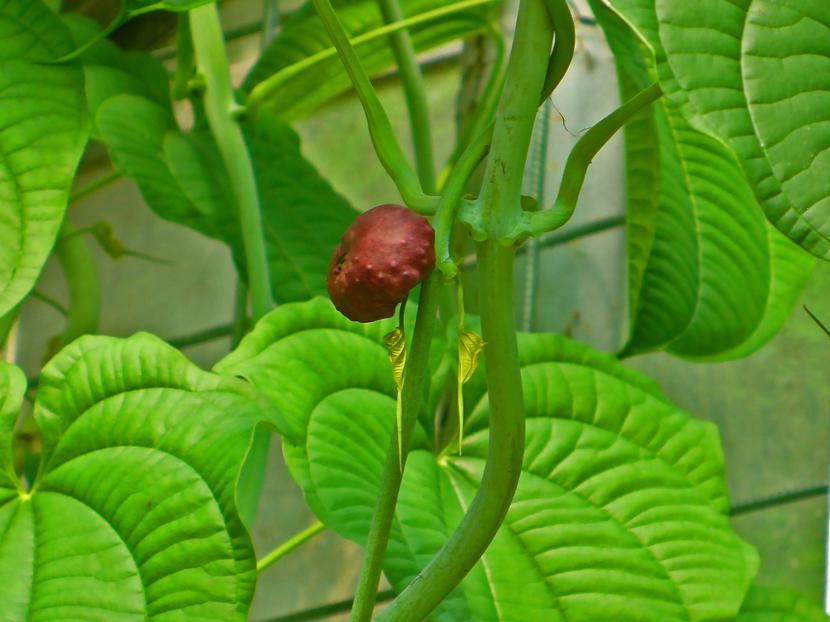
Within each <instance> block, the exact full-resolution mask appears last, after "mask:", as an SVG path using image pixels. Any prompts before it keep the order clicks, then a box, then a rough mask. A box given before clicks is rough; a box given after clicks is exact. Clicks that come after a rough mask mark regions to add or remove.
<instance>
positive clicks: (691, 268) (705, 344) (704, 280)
mask: <svg viewBox="0 0 830 622" xmlns="http://www.w3.org/2000/svg"><path fill="white" fill-rule="evenodd" d="M591 4H592V7H593V8H594V13H595V15H596V16H597V18H598V20H599V21H600V23H601V25H602V27H603V29H604V31H605V33H606V37H607V38H608V41H609V44H610V45H611V47H612V49H613V50H614V54H615V57H616V60H617V66H618V75H619V77H620V85H621V90H622V92H623V96H624V97H629V96H631V95H633V94H634V93H636V92H637V91H638V90H639V89H641V88H643V87H645V86H646V85H648V84H650V83H651V82H653V81H654V79H656V78H657V77H658V76H659V77H660V79H661V83H662V84H663V85H664V89H666V90H667V92H668V93H670V94H672V93H674V94H675V95H677V91H676V82H674V81H673V79H672V76H671V70H670V68H669V66H668V64H667V63H666V62H665V54H664V53H663V51H662V49H660V48H654V49H652V48H649V47H648V46H647V45H646V44H645V43H644V42H642V41H640V40H639V39H638V38H637V35H636V34H635V33H634V32H633V31H632V30H631V29H630V27H629V25H628V24H627V23H626V22H624V21H623V19H622V18H621V17H620V16H619V15H617V13H615V12H614V10H612V9H611V8H609V7H608V6H607V5H605V4H603V3H602V2H600V1H599V0H592V2H591ZM614 6H615V7H617V9H618V10H619V11H620V12H621V13H624V14H625V15H626V17H627V18H628V19H629V20H630V22H632V23H633V24H634V25H635V26H636V27H637V29H638V31H639V32H641V33H646V34H645V36H646V37H647V38H648V39H649V41H651V39H650V37H648V33H652V32H653V31H655V30H656V28H657V23H656V18H655V17H654V11H653V8H654V0H615V1H614ZM649 7H650V9H651V12H649ZM672 85H674V87H675V90H674V91H673V90H672ZM626 150H627V179H628V215H627V218H628V234H629V235H628V244H629V259H628V262H629V274H630V278H629V303H630V313H631V334H630V337H629V341H628V343H627V345H626V347H625V349H624V351H623V353H624V354H625V355H630V354H637V353H641V352H646V351H650V350H655V349H667V350H669V351H670V352H672V353H674V354H677V355H680V356H684V357H688V358H694V359H698V360H700V359H710V360H711V359H717V360H720V359H728V358H737V357H740V356H745V355H747V354H749V353H751V352H753V351H754V350H756V349H757V348H759V347H760V346H762V345H763V344H764V343H766V341H768V340H769V339H770V338H771V337H772V336H773V335H774V334H775V333H776V332H777V331H778V330H779V328H780V327H781V326H782V325H783V323H784V321H785V320H786V319H787V317H788V316H789V312H790V310H791V309H792V306H793V304H794V303H795V300H796V298H797V297H798V294H799V293H800V291H801V288H802V287H803V285H804V283H805V282H806V280H807V278H808V277H809V275H810V273H811V269H812V265H813V262H812V261H811V260H810V258H809V256H807V255H806V254H805V253H803V252H802V251H800V250H799V249H798V248H797V247H796V246H795V245H794V244H792V243H790V242H789V241H788V240H787V239H786V238H785V237H784V236H783V235H781V234H779V233H778V232H777V231H776V230H775V229H774V228H773V227H772V226H771V225H769V224H768V223H767V221H766V219H765V217H764V214H763V211H762V210H761V208H760V207H759V205H758V203H757V200H756V199H755V197H754V195H753V193H752V190H751V189H750V186H749V184H748V182H747V181H746V179H745V177H744V174H743V172H742V170H741V167H740V166H739V163H738V161H737V160H736V158H735V156H734V154H733V153H732V152H731V151H730V150H729V148H728V147H726V146H725V145H724V144H723V143H721V142H720V141H718V140H717V139H715V138H712V137H710V136H708V135H706V134H704V133H702V132H700V131H698V130H697V129H695V128H693V127H692V126H691V125H690V124H689V122H688V121H686V119H685V118H684V117H683V115H682V114H681V111H680V108H679V107H678V106H677V105H676V104H675V101H674V98H672V97H667V98H664V99H662V100H661V101H660V102H658V103H657V104H655V105H654V106H652V107H651V108H650V109H649V110H648V111H645V112H644V113H643V114H641V115H640V116H639V117H638V119H637V120H636V121H635V122H634V123H632V124H630V125H629V126H628V128H627V129H626Z"/></svg>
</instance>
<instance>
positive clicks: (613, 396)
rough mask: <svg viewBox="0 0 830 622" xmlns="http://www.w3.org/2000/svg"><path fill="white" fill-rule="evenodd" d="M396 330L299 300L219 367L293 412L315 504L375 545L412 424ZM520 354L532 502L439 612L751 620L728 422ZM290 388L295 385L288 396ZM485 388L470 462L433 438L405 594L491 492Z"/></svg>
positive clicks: (571, 358) (609, 368) (561, 344)
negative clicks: (400, 431) (396, 358)
mask: <svg viewBox="0 0 830 622" xmlns="http://www.w3.org/2000/svg"><path fill="white" fill-rule="evenodd" d="M383 330H385V327H384V326H383V325H381V326H379V327H375V326H374V325H370V326H368V327H366V326H362V325H358V324H351V323H349V322H346V321H345V320H343V318H342V317H340V316H339V314H338V313H337V312H336V311H334V309H333V308H332V307H331V305H330V304H329V303H328V302H327V301H312V302H310V303H305V304H297V305H286V306H284V307H281V308H280V309H278V310H277V311H275V312H273V313H272V314H270V315H269V316H267V317H266V318H265V319H263V320H262V321H261V322H260V323H259V324H258V325H257V327H256V328H255V329H254V331H253V332H252V333H251V334H250V335H249V336H248V337H247V338H246V339H245V340H243V342H242V344H241V345H240V347H239V349H238V350H237V351H236V352H235V353H233V354H232V355H230V356H229V357H228V358H227V359H226V360H225V361H223V362H222V363H220V365H219V366H218V369H220V370H221V371H222V373H225V374H239V375H242V376H245V377H247V378H248V379H249V380H251V382H252V383H253V384H254V385H255V386H257V387H259V388H260V389H261V390H262V391H263V392H265V393H266V394H267V397H268V399H270V400H271V401H272V402H273V403H274V404H275V405H276V406H277V407H278V408H279V410H280V411H281V412H282V413H283V414H284V416H285V419H286V421H285V424H286V430H287V431H288V432H289V433H288V435H287V441H286V443H285V452H286V456H287V458H288V464H289V466H290V468H291V471H292V473H293V475H294V477H295V478H296V480H297V481H298V483H299V484H300V485H301V486H302V488H303V490H304V492H305V494H306V496H307V499H308V500H309V502H310V505H311V506H312V508H313V509H314V511H315V512H316V513H317V514H318V515H319V516H320V518H321V519H322V520H323V521H325V522H326V524H327V525H328V526H330V527H331V528H332V529H334V530H336V531H337V532H339V533H340V534H342V535H344V536H345V537H347V538H350V539H353V540H356V541H357V542H361V543H362V542H365V539H366V534H367V532H368V525H369V521H370V518H371V514H372V511H373V508H374V505H375V495H376V493H377V488H378V482H379V479H380V474H381V470H382V468H383V464H384V458H385V455H386V450H387V448H388V446H389V442H390V434H391V430H392V424H393V421H394V417H395V414H394V413H395V402H394V398H393V396H394V386H393V383H392V378H391V372H390V369H389V363H388V361H387V360H386V354H385V351H384V348H383V345H382V342H381V339H380V338H381V334H382V332H383ZM436 345H437V344H436ZM485 356H486V350H485ZM520 358H521V365H522V382H523V388H524V395H525V404H526V416H527V440H526V455H525V459H524V466H523V472H522V476H521V479H520V482H519V487H518V491H517V493H516V497H515V500H514V502H513V504H512V506H511V508H510V511H509V512H508V514H507V518H506V520H505V523H504V525H503V526H502V528H501V529H500V531H499V533H498V534H497V536H496V538H495V540H494V541H493V543H492V544H491V546H490V548H489V549H488V550H487V553H486V554H485V556H484V557H483V559H482V561H481V562H479V563H478V564H477V565H476V566H475V568H474V569H473V570H472V572H471V573H470V575H469V576H468V577H467V578H466V579H465V580H464V582H463V583H462V584H461V585H460V586H459V587H458V588H457V589H456V590H455V591H454V592H453V593H452V594H451V596H450V597H449V598H448V599H447V600H446V601H445V602H444V603H443V604H442V605H441V607H440V608H439V610H438V611H437V612H436V613H435V614H434V615H433V616H432V619H435V620H439V621H456V620H457V621H465V622H467V621H469V620H476V621H477V622H487V621H489V620H501V621H515V622H527V621H528V620H550V621H551V622H556V621H562V622H565V621H567V622H578V621H582V620H585V621H586V622H587V621H591V622H595V621H596V620H614V621H615V622H627V621H631V622H635V621H636V622H649V621H654V622H657V621H659V622H669V621H674V620H677V621H680V620H685V621H689V620H695V621H698V620H701V621H702V620H712V621H714V620H731V619H734V617H735V615H736V614H737V612H738V608H739V606H740V603H741V601H742V599H743V596H744V592H745V590H746V589H747V587H748V585H749V581H750V580H751V578H752V576H753V574H754V572H755V566H756V559H755V554H754V552H752V551H751V550H750V548H749V547H748V546H747V545H745V544H744V543H743V542H741V540H740V539H739V538H738V537H737V536H736V535H735V534H734V533H733V532H732V531H731V529H730V526H729V521H728V518H727V517H726V511H727V508H728V503H727V499H726V492H725V488H724V482H723V472H722V470H723V464H722V456H721V452H720V447H719V443H718V436H717V431H716V430H715V428H714V427H713V426H712V425H711V424H708V423H704V422H701V421H697V420H695V419H692V418H690V417H689V416H687V415H686V414H684V413H682V412H681V411H679V410H678V409H677V408H675V407H674V406H672V405H671V404H669V403H667V402H666V401H665V399H664V398H663V397H662V396H661V394H660V392H659V389H657V387H656V386H655V385H654V384H653V383H652V382H650V381H649V380H647V379H645V378H643V377H642V376H640V375H638V374H636V373H635V372H633V371H631V370H629V369H626V368H624V367H622V366H621V365H620V364H619V363H617V362H616V361H615V360H614V359H612V358H610V357H607V356H605V355H602V354H600V353H597V352H595V351H592V350H590V349H589V348H587V347H586V346H583V345H580V344H577V343H574V342H570V341H568V340H566V339H564V338H561V337H557V336H553V335H534V336H529V335H523V336H521V339H520ZM287 379H290V386H291V389H290V390H278V389H277V388H276V387H286V386H289V384H286V380H287ZM484 389H485V386H484V380H483V377H482V373H481V372H479V373H477V375H476V376H475V377H474V378H473V379H472V380H471V381H470V383H468V385H466V386H465V404H466V405H467V408H468V410H467V412H466V418H467V427H466V430H467V432H466V438H465V441H464V446H463V455H461V456H459V455H454V454H453V453H452V450H453V449H454V447H455V444H454V443H452V444H450V446H449V447H448V448H447V449H446V450H445V451H443V452H441V453H440V455H436V454H435V453H434V452H433V451H432V450H431V448H430V447H429V445H428V444H427V445H424V443H423V442H422V441H421V440H419V438H417V437H416V442H415V443H414V450H413V451H412V453H410V456H409V460H408V462H407V467H406V471H405V475H404V482H403V487H402V489H401V496H400V501H399V503H398V507H397V511H396V516H395V521H394V524H393V527H392V534H391V540H390V542H389V548H388V553H387V558H386V560H385V565H384V571H385V574H386V576H387V577H388V579H389V580H390V582H391V583H392V585H393V587H394V588H395V589H396V590H401V589H402V588H403V587H404V586H405V585H407V584H408V582H409V581H411V580H412V579H413V578H414V577H415V576H416V574H417V573H418V571H419V570H420V569H421V568H423V567H424V565H425V564H426V563H427V562H428V561H429V559H431V557H432V556H433V555H434V554H435V553H436V551H437V550H438V549H439V548H440V547H441V545H442V544H443V543H444V542H445V541H446V539H447V537H448V536H449V534H450V533H451V531H452V530H453V529H454V527H455V526H456V525H457V523H458V522H459V520H460V519H461V516H462V515H463V513H464V512H465V511H466V509H467V508H468V507H469V504H470V501H471V499H472V497H473V495H474V494H475V492H476V490H477V488H478V486H479V484H480V481H481V476H482V471H483V468H484V461H485V457H486V453H487V443H488V432H489V430H488V418H489V413H488V408H489V407H488V401H487V394H486V392H485V390H484ZM420 438H422V437H420Z"/></svg>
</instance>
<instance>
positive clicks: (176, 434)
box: [0, 334, 270, 622]
mask: <svg viewBox="0 0 830 622" xmlns="http://www.w3.org/2000/svg"><path fill="white" fill-rule="evenodd" d="M40 378H41V383H40V388H39V391H38V398H37V401H36V403H35V406H34V417H35V420H36V422H37V424H38V426H39V428H40V431H41V436H42V440H43V458H42V462H41V468H40V472H39V474H38V477H37V480H36V481H35V483H34V485H33V487H32V490H31V491H30V492H26V491H24V490H23V489H22V488H21V487H20V485H19V484H18V482H17V478H16V477H15V476H14V472H13V467H12V466H11V430H12V426H13V425H14V421H15V418H16V417H17V409H18V407H19V405H20V402H21V401H22V395H23V391H24V389H25V382H24V380H23V378H22V374H21V373H20V371H19V370H17V369H16V368H14V367H11V366H9V365H7V364H0V443H2V444H0V461H2V464H3V475H2V477H3V479H2V480H0V534H2V538H1V539H0V553H2V554H0V577H2V578H3V580H2V581H0V599H1V600H2V603H3V613H2V619H3V620H10V621H11V620H58V619H61V620H84V621H93V620H95V621H101V622H104V621H106V622H120V621H130V620H135V621H136V622H139V621H144V620H185V619H186V620H204V621H208V620H215V621H217V622H218V621H220V620H221V621H223V622H224V621H227V620H239V621H244V620H245V619H246V613H247V611H248V606H249V604H250V601H251V598H252V596H253V591H254V585H255V581H256V563H255V558H254V554H253V550H252V545H251V541H250V538H249V536H248V532H247V530H246V529H245V527H244V525H243V524H242V521H241V520H240V518H239V516H238V514H237V511H236V501H235V494H236V480H237V477H238V473H239V470H240V466H241V464H242V463H243V461H244V457H245V454H246V452H247V449H248V445H249V443H250V438H251V433H252V430H253V428H254V426H255V425H256V424H257V423H258V422H260V421H262V420H264V419H266V418H269V417H270V414H269V410H268V407H267V406H266V405H264V403H263V402H261V401H259V400H258V399H257V398H256V395H255V393H254V392H253V390H252V389H251V388H250V386H249V385H248V384H247V383H245V382H244V381H241V380H239V379H235V378H227V377H221V376H218V375H215V374H210V373H207V372H204V371H202V370H200V369H198V368H197V367H195V366H193V365H192V364H191V363H190V362H189V361H187V359H185V358H184V357H183V356H182V355H181V354H180V353H178V352H177V351H175V350H173V349H172V348H170V347H169V346H167V345H166V344H164V343H163V342H161V341H160V340H158V339H157V338H155V337H152V336H150V335H146V334H139V335H136V336H134V337H131V338H129V339H113V338H105V337H83V338H81V339H79V340H77V341H75V342H74V343H73V344H71V345H70V346H69V347H68V348H66V349H65V350H63V351H62V352H61V353H60V354H58V356H57V357H56V358H55V359H53V360H52V361H51V362H50V363H49V364H48V365H47V366H46V367H45V368H44V369H43V372H42V374H41V376H40Z"/></svg>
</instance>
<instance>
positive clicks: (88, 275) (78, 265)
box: [55, 222, 101, 345]
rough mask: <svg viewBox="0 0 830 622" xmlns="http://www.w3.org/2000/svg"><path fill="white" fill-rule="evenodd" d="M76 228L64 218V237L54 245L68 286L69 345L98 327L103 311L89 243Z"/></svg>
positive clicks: (64, 337)
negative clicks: (75, 233) (76, 231)
mask: <svg viewBox="0 0 830 622" xmlns="http://www.w3.org/2000/svg"><path fill="white" fill-rule="evenodd" d="M74 232H75V228H74V227H73V226H72V225H70V224H69V222H64V225H63V230H62V232H61V239H60V241H59V242H58V244H57V246H56V247H55V250H56V255H57V258H58V263H59V264H60V267H61V270H63V274H64V278H65V279H66V284H67V287H68V288H69V305H68V309H67V311H68V314H67V316H66V328H64V331H63V335H62V336H61V344H62V345H66V344H68V343H70V342H72V341H74V340H75V339H77V338H78V337H80V336H81V335H86V334H90V333H94V332H95V331H96V330H97V329H98V318H99V316H100V311H101V291H100V288H99V286H98V273H97V272H96V270H95V263H94V262H93V261H92V255H91V254H90V252H89V247H88V246H87V244H86V241H85V240H84V239H83V237H82V236H78V235H73V234H74Z"/></svg>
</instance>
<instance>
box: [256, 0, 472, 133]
mask: <svg viewBox="0 0 830 622" xmlns="http://www.w3.org/2000/svg"><path fill="white" fill-rule="evenodd" d="M453 4H454V3H453V2H452V0H404V1H403V2H401V9H402V11H403V14H404V17H412V16H416V15H419V14H421V13H426V12H427V11H430V10H432V9H437V8H441V7H446V6H451V5H453ZM336 8H337V16H338V17H339V19H340V22H341V23H342V24H343V28H344V29H345V31H346V33H347V34H348V35H349V36H350V37H355V36H358V35H363V34H366V33H369V32H372V31H373V30H376V29H378V28H380V27H381V26H383V24H384V22H383V19H382V17H381V14H380V10H379V8H378V4H377V2H375V1H374V0H347V1H343V2H339V3H336ZM486 21H487V18H486V9H482V8H481V7H478V8H476V9H469V10H465V11H461V12H458V13H453V14H451V15H448V16H445V17H443V18H441V19H438V20H435V21H432V22H429V23H427V24H422V25H419V26H417V27H414V28H412V29H410V32H411V35H412V42H413V45H414V46H415V49H416V50H417V51H425V50H428V49H430V48H434V47H437V46H439V45H442V44H444V43H447V42H448V41H452V40H454V39H458V38H462V37H468V36H470V35H472V34H475V33H477V32H480V31H481V30H482V29H483V28H484V27H485V25H486ZM331 47H332V44H331V40H330V39H329V38H328V35H327V34H326V31H325V29H324V28H323V25H322V22H321V21H320V19H319V18H318V17H317V14H316V12H315V10H314V7H313V6H312V4H311V2H308V3H307V4H306V5H304V6H303V7H302V8H301V9H300V10H298V11H297V12H296V13H294V14H293V15H292V16H291V17H290V18H289V19H287V20H286V22H285V24H283V26H282V28H281V29H280V32H279V34H278V35H277V36H276V37H275V38H274V40H273V41H272V42H271V44H270V46H269V47H268V49H267V50H265V52H263V54H262V56H261V57H260V59H259V60H258V61H257V64H256V65H255V66H254V68H253V69H252V70H251V73H250V75H249V76H248V78H247V79H246V81H245V83H244V84H243V89H245V90H246V91H249V92H250V91H252V90H253V89H255V88H256V87H257V85H259V84H260V83H262V82H263V81H264V80H266V79H267V78H270V77H272V76H275V75H278V74H280V73H281V72H283V76H282V77H287V76H290V77H287V78H286V79H285V80H282V79H281V81H280V85H279V88H278V89H276V90H275V91H274V92H273V93H271V94H270V95H269V97H268V100H267V105H268V107H269V108H270V109H271V110H273V111H274V112H275V113H276V114H278V115H279V116H280V117H281V118H283V119H287V120H292V119H297V118H299V117H302V116H304V115H306V114H308V113H309V112H311V111H312V110H313V109H314V108H316V107H317V106H319V105H320V104H322V103H323V102H325V101H327V100H328V99H331V98H332V97H334V96H335V95H338V94H339V93H342V92H344V91H346V90H348V89H349V88H350V86H351V82H350V81H349V77H348V75H347V74H346V72H345V70H344V69H343V65H342V63H341V62H340V59H339V58H338V57H337V55H330V56H328V57H326V58H325V59H322V60H321V61H320V62H316V63H314V64H313V65H312V66H310V67H303V70H302V71H296V70H295V66H302V65H298V64H299V63H307V62H308V61H309V59H311V58H312V57H314V56H315V55H316V54H319V53H321V52H324V51H326V50H328V49H330V48H331ZM356 49H357V52H358V56H359V57H360V60H361V64H362V65H363V68H364V69H365V70H366V71H367V72H368V73H369V74H370V75H373V74H377V73H379V72H382V71H384V70H386V69H389V68H391V67H393V66H394V64H395V57H394V55H393V53H392V48H391V47H390V45H389V40H388V38H387V37H379V38H377V39H374V40H372V41H370V42H368V43H365V44H363V45H360V46H358V47H357V48H356Z"/></svg>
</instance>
